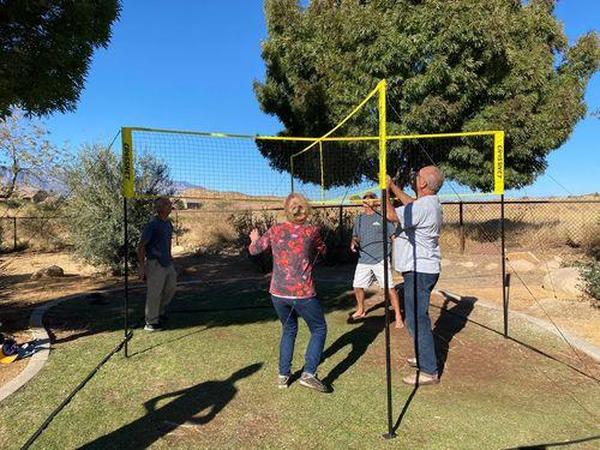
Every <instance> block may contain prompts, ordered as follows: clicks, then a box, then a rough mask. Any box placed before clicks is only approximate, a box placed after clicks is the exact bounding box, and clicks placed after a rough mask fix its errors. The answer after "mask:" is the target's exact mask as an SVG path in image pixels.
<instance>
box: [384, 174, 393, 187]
mask: <svg viewBox="0 0 600 450" xmlns="http://www.w3.org/2000/svg"><path fill="white" fill-rule="evenodd" d="M386 179H387V188H388V189H390V188H391V187H392V186H395V183H394V179H393V178H392V177H390V176H389V175H386Z"/></svg>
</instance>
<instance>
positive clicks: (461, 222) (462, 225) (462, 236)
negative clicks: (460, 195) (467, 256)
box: [458, 200, 465, 255]
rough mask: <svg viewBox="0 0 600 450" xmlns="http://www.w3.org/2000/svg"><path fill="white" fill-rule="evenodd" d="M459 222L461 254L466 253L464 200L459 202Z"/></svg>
mask: <svg viewBox="0 0 600 450" xmlns="http://www.w3.org/2000/svg"><path fill="white" fill-rule="evenodd" d="M458 223H459V227H460V229H459V233H460V254H461V255H464V253H465V223H464V218H463V202H462V200H461V201H460V203H459V204H458Z"/></svg>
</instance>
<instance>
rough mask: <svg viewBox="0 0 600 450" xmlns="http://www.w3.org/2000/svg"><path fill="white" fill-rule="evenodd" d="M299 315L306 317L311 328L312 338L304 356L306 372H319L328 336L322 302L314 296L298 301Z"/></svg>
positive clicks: (305, 319) (313, 373) (311, 373)
mask: <svg viewBox="0 0 600 450" xmlns="http://www.w3.org/2000/svg"><path fill="white" fill-rule="evenodd" d="M296 310H297V311H298V315H300V317H302V319H304V321H305V322H306V324H307V325H308V329H309V330H310V340H309V341H308V347H306V354H305V356H304V372H305V373H308V374H310V375H315V374H316V373H317V367H318V365H319V363H320V362H321V355H322V354H323V347H325V339H326V338H327V323H326V322H325V314H324V313H323V308H322V306H321V302H320V301H319V300H318V299H317V298H315V297H313V298H310V299H306V300H297V301H296Z"/></svg>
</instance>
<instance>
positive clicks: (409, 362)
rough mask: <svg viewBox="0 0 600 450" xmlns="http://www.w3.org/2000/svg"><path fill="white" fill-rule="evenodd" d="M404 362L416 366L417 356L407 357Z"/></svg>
mask: <svg viewBox="0 0 600 450" xmlns="http://www.w3.org/2000/svg"><path fill="white" fill-rule="evenodd" d="M406 362H407V363H408V365H409V366H410V367H417V358H407V359H406Z"/></svg>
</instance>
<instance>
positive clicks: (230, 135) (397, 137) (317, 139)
mask: <svg viewBox="0 0 600 450" xmlns="http://www.w3.org/2000/svg"><path fill="white" fill-rule="evenodd" d="M365 100H368V98H367V99H365ZM359 106H361V105H359ZM354 112H356V111H353V113H354ZM350 115H352V113H351V114H350ZM128 129H129V130H131V131H132V132H135V131H144V132H150V133H171V134H188V135H194V136H203V137H210V138H223V139H251V140H258V141H290V142H311V143H312V145H311V146H310V147H311V148H312V146H313V145H316V144H317V143H319V142H351V141H378V140H379V136H329V134H330V133H332V132H333V131H335V128H334V129H333V130H331V131H330V132H329V133H327V135H324V136H321V137H306V136H269V135H252V134H236V133H220V132H204V131H192V130H171V129H168V128H146V127H128ZM496 133H498V131H464V132H456V133H432V134H398V135H391V136H387V140H388V141H397V140H406V139H431V138H449V137H468V136H493V135H495V134H496ZM307 149H308V148H305V149H303V150H302V151H301V152H303V151H306V150H307ZM301 152H299V153H301ZM297 154H298V153H296V155H297Z"/></svg>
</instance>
